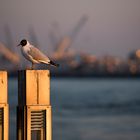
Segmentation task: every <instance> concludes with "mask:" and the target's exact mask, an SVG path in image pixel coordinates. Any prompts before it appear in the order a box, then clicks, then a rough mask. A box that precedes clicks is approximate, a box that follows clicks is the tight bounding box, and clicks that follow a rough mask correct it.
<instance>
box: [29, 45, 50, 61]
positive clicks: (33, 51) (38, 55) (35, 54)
mask: <svg viewBox="0 0 140 140" xmlns="http://www.w3.org/2000/svg"><path fill="white" fill-rule="evenodd" d="M28 54H29V55H30V56H31V57H32V58H33V59H35V60H37V61H39V62H43V63H45V62H49V61H50V59H49V58H48V57H47V56H46V55H45V54H43V53H42V52H41V51H40V50H39V49H37V48H35V47H31V48H30V51H29V52H28Z"/></svg>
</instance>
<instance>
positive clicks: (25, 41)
mask: <svg viewBox="0 0 140 140" xmlns="http://www.w3.org/2000/svg"><path fill="white" fill-rule="evenodd" d="M27 43H28V41H27V40H26V39H23V40H21V41H20V43H19V44H18V46H22V47H23V46H26V45H27Z"/></svg>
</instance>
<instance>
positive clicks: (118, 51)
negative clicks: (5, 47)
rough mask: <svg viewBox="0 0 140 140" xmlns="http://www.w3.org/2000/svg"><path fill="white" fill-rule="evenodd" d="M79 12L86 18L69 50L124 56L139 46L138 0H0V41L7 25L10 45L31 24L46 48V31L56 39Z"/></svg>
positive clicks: (24, 35) (71, 25)
mask: <svg viewBox="0 0 140 140" xmlns="http://www.w3.org/2000/svg"><path fill="white" fill-rule="evenodd" d="M83 15H87V16H88V17H89V18H88V21H87V23H86V24H85V26H84V27H83V28H82V29H81V30H80V32H79V34H78V35H77V37H76V40H75V41H74V42H73V44H72V46H71V47H72V48H73V49H76V50H83V51H86V52H91V53H93V54H97V55H102V54H111V55H116V56H123V55H124V56H126V55H127V54H128V53H129V52H130V51H132V50H134V49H138V48H140V0H0V41H1V42H3V43H5V44H6V41H7V40H6V39H5V38H6V34H5V30H6V27H7V26H9V27H10V29H11V33H12V39H13V41H14V45H16V44H17V43H18V41H20V40H21V39H22V38H29V35H28V30H29V27H30V26H33V27H34V29H35V33H36V35H37V37H38V40H39V43H40V45H41V47H42V48H45V47H46V48H47V49H48V50H49V49H50V47H52V44H51V41H50V39H49V36H48V34H49V32H50V30H53V29H54V28H55V30H56V33H57V36H58V38H61V37H63V36H64V35H68V34H69V33H71V31H72V29H74V27H75V26H76V24H77V22H78V20H79V19H80V18H81V17H82V16H83Z"/></svg>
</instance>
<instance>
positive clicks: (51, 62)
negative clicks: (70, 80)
mask: <svg viewBox="0 0 140 140" xmlns="http://www.w3.org/2000/svg"><path fill="white" fill-rule="evenodd" d="M49 63H50V64H51V65H53V66H55V67H59V64H56V63H54V62H53V61H50V62H49Z"/></svg>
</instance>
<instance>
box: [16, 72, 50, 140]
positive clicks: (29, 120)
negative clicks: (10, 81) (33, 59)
mask: <svg viewBox="0 0 140 140" xmlns="http://www.w3.org/2000/svg"><path fill="white" fill-rule="evenodd" d="M51 121H52V116H51V104H50V72H49V71H48V70H25V71H19V74H18V107H17V140H51V139H52V132H51V131H52V122H51Z"/></svg>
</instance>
